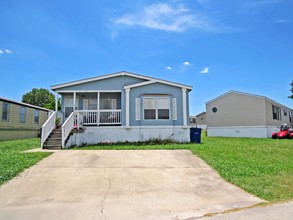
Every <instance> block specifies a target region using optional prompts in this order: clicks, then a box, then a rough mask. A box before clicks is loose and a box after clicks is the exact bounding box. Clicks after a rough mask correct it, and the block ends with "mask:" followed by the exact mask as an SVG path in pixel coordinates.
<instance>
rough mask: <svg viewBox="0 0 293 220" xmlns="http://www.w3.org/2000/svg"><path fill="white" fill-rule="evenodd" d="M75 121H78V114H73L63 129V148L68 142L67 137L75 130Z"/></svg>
mask: <svg viewBox="0 0 293 220" xmlns="http://www.w3.org/2000/svg"><path fill="white" fill-rule="evenodd" d="M75 119H76V114H75V112H72V113H71V114H70V115H69V117H68V118H67V119H66V121H65V122H64V123H63V125H62V127H61V131H62V148H64V147H65V141H66V139H67V137H68V136H69V134H70V132H71V131H72V129H73V128H74V121H75Z"/></svg>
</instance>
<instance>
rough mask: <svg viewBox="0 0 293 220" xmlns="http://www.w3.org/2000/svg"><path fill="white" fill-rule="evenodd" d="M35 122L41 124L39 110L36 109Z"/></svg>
mask: <svg viewBox="0 0 293 220" xmlns="http://www.w3.org/2000/svg"><path fill="white" fill-rule="evenodd" d="M34 118H35V123H36V124H39V110H35V117H34Z"/></svg>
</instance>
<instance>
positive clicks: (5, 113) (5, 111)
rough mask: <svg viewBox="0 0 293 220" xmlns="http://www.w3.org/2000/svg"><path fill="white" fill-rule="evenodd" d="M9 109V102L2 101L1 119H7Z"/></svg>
mask: <svg viewBox="0 0 293 220" xmlns="http://www.w3.org/2000/svg"><path fill="white" fill-rule="evenodd" d="M9 110H10V104H9V103H6V102H3V109H2V120H3V121H9Z"/></svg>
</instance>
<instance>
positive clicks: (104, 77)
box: [51, 71, 192, 91]
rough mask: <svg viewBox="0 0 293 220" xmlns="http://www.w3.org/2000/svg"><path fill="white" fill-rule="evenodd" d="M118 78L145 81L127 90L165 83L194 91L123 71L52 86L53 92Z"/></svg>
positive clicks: (168, 82) (181, 85) (189, 87)
mask: <svg viewBox="0 0 293 220" xmlns="http://www.w3.org/2000/svg"><path fill="white" fill-rule="evenodd" d="M117 76H130V77H134V78H137V79H142V80H145V82H142V83H136V84H133V85H127V86H125V88H133V87H139V86H143V85H146V84H151V83H163V84H167V85H172V86H176V87H181V88H186V89H188V90H191V89H192V87H191V86H187V85H184V84H179V83H174V82H170V81H166V80H161V79H157V78H153V77H148V76H143V75H139V74H135V73H130V72H126V71H121V72H116V73H112V74H107V75H102V76H97V77H93V78H87V79H82V80H77V81H72V82H68V83H63V84H58V85H53V86H51V89H52V90H53V91H55V90H57V89H62V88H65V87H69V86H74V85H80V84H84V83H89V82H94V81H100V80H104V79H110V78H113V77H117Z"/></svg>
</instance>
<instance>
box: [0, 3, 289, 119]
mask: <svg viewBox="0 0 293 220" xmlns="http://www.w3.org/2000/svg"><path fill="white" fill-rule="evenodd" d="M292 11H293V1H291V0H245V1H242V0H185V1H184V0H169V1H163V0H161V1H148V0H142V1H139V0H137V1H134V0H132V1H130V0H123V1H122V0H121V1H113V0H112V1H111V0H75V1H67V0H63V1H60V0H50V1H40V0H26V1H22V0H0V20H1V22H0V76H1V80H0V96H2V97H6V98H10V99H13V100H16V101H20V100H21V97H22V95H23V94H24V93H26V92H28V91H30V90H31V89H32V88H48V89H49V87H50V86H51V85H55V84H59V83H64V82H69V81H73V80H79V79H83V78H88V77H95V76H99V75H103V74H109V73H112V72H117V71H122V70H125V71H129V72H133V73H138V74H143V75H147V76H152V77H157V78H161V79H166V80H170V81H174V82H178V83H183V84H187V85H191V86H193V90H192V92H191V93H190V113H191V114H192V115H194V114H198V113H200V112H202V111H204V110H205V102H206V101H209V100H211V99H213V98H215V97H216V96H219V95H221V94H223V93H225V92H227V91H229V90H238V91H241V92H248V93H253V94H257V95H263V96H267V97H269V98H271V99H274V100H276V101H278V102H280V103H282V104H284V105H287V106H289V107H291V108H292V107H293V105H292V103H293V100H292V99H288V98H287V97H288V96H289V95H290V88H291V87H290V83H291V81H292V80H293V13H292Z"/></svg>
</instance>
